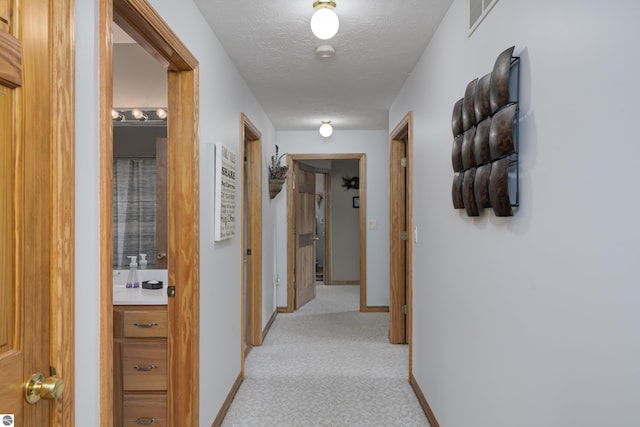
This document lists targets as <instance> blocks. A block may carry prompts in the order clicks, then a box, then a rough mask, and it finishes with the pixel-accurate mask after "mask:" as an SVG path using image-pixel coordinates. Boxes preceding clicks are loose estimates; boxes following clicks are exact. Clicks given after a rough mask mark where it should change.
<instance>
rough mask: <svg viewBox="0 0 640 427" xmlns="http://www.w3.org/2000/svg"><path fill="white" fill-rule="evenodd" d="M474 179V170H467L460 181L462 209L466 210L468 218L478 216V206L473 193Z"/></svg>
mask: <svg viewBox="0 0 640 427" xmlns="http://www.w3.org/2000/svg"><path fill="white" fill-rule="evenodd" d="M475 179H476V169H475V168H473V169H469V170H468V171H465V172H464V178H463V180H462V200H463V201H464V208H465V209H466V210H467V215H468V216H480V212H479V211H478V205H477V204H476V196H475V194H474V191H473V187H474V185H475Z"/></svg>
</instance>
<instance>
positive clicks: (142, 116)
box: [131, 108, 149, 122]
mask: <svg viewBox="0 0 640 427" xmlns="http://www.w3.org/2000/svg"><path fill="white" fill-rule="evenodd" d="M131 115H132V116H133V118H134V119H136V120H140V121H141V122H144V121H146V120H147V119H148V118H149V116H147V114H146V113H145V112H144V111H142V110H141V109H139V108H134V109H133V110H131Z"/></svg>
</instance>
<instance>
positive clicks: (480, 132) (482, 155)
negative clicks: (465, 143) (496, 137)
mask: <svg viewBox="0 0 640 427" xmlns="http://www.w3.org/2000/svg"><path fill="white" fill-rule="evenodd" d="M490 129H491V119H490V118H488V119H484V120H483V121H481V122H480V123H478V126H476V135H475V136H474V137H473V155H474V157H475V159H476V164H478V165H481V164H483V163H487V162H490V161H491V151H490V150H489V130H490Z"/></svg>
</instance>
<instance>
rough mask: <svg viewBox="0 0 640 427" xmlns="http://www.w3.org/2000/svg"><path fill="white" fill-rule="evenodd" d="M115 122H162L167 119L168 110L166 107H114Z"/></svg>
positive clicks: (113, 116)
mask: <svg viewBox="0 0 640 427" xmlns="http://www.w3.org/2000/svg"><path fill="white" fill-rule="evenodd" d="M111 118H112V119H113V123H114V124H116V123H121V122H127V123H128V124H131V123H135V122H141V123H142V122H147V123H149V122H150V123H156V124H157V123H160V122H166V121H167V110H166V109H164V108H127V109H123V108H114V109H113V110H111Z"/></svg>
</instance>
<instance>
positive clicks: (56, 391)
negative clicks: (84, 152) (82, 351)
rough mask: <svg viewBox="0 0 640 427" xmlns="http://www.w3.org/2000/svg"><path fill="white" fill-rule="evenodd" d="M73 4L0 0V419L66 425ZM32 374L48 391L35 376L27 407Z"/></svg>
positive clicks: (69, 415)
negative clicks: (1, 416)
mask: <svg viewBox="0 0 640 427" xmlns="http://www.w3.org/2000/svg"><path fill="white" fill-rule="evenodd" d="M12 7H13V8H15V9H14V10H13V11H11V8H12ZM16 10H19V11H20V13H19V14H18V13H16ZM72 10H73V7H72V5H71V3H69V1H67V0H61V1H59V2H56V3H54V4H53V3H50V2H49V1H47V0H31V1H29V2H26V1H25V2H22V1H16V2H6V1H0V21H1V24H0V413H3V414H11V415H13V417H14V419H13V424H11V420H10V419H6V420H5V419H3V425H16V426H25V427H35V426H62V425H65V426H73V425H74V421H73V388H72V386H73V368H72V366H73V324H74V322H73V273H72V272H73V258H74V254H73V190H74V186H73V148H72V147H73V127H74V118H73V87H74V82H73V78H72V73H73V61H72V52H73V51H74V45H73V34H72V27H73V25H72V22H71V17H72ZM18 19H20V22H16V21H14V20H18ZM18 27H20V28H21V31H20V33H21V39H20V40H19V39H17V38H15V37H14V34H18V32H17V31H16V28H18ZM57 119H59V120H57ZM36 373H41V374H42V376H43V377H50V378H47V382H49V381H50V382H49V384H50V385H51V386H52V389H51V391H52V393H50V394H49V395H47V393H46V392H44V390H43V393H38V392H37V390H39V388H38V385H37V383H35V382H34V383H32V385H36V387H32V388H31V391H32V392H33V393H31V395H30V396H31V397H32V402H31V403H28V402H27V400H26V398H25V384H26V383H27V382H28V381H29V380H30V379H31V377H32V375H33V374H36ZM56 373H57V374H58V375H60V376H61V377H64V378H65V379H66V380H67V384H66V386H64V384H63V382H61V381H60V380H59V379H58V378H54V375H55V374H56ZM65 388H66V391H65V390H64V389H65ZM62 391H65V392H64V394H62ZM41 395H44V396H43V397H47V398H57V399H53V403H49V402H46V401H44V402H43V401H39V402H36V399H35V397H40V396H41Z"/></svg>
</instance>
